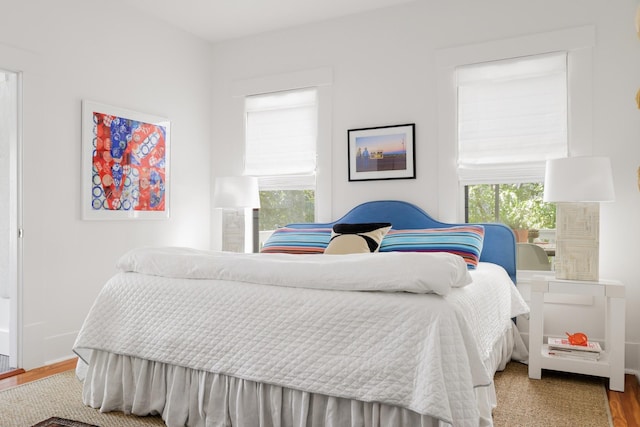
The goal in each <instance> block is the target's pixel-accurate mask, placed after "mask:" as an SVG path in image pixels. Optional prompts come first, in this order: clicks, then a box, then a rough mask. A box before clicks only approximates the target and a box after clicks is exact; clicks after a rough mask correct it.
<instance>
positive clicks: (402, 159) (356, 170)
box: [347, 123, 416, 181]
mask: <svg viewBox="0 0 640 427" xmlns="http://www.w3.org/2000/svg"><path fill="white" fill-rule="evenodd" d="M347 134H348V139H349V150H348V156H349V181H370V180H377V179H412V178H415V177H416V166H415V161H416V160H415V124H413V123H411V124H406V125H395V126H380V127H375V128H363V129H349V130H348V131H347Z"/></svg>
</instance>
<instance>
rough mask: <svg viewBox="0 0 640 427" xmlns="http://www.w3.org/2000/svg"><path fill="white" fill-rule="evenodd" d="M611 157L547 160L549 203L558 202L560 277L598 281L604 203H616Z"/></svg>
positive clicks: (546, 197) (556, 265)
mask: <svg viewBox="0 0 640 427" xmlns="http://www.w3.org/2000/svg"><path fill="white" fill-rule="evenodd" d="M614 198H615V193H614V189H613V177H612V173H611V162H610V160H609V159H608V158H607V157H566V158H562V159H553V160H547V164H546V170H545V179H544V197H543V200H544V201H545V202H556V257H555V263H554V264H555V271H556V278H558V279H567V280H598V278H599V271H598V263H599V242H600V202H609V201H613V200H614Z"/></svg>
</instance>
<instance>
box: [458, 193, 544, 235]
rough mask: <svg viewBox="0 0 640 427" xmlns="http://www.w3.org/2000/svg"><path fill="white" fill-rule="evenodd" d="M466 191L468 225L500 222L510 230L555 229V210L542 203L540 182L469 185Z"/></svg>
mask: <svg viewBox="0 0 640 427" xmlns="http://www.w3.org/2000/svg"><path fill="white" fill-rule="evenodd" d="M467 191H468V197H467V206H468V207H467V214H468V219H467V220H468V222H502V223H504V224H507V225H508V226H509V227H511V228H514V229H517V228H525V229H538V230H539V229H543V228H555V227H556V208H555V205H554V204H551V203H545V202H543V201H542V195H543V192H544V185H543V184H542V183H526V184H499V185H498V184H495V185H494V184H482V185H470V186H468V187H467ZM496 210H497V212H496Z"/></svg>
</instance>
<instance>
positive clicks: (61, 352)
mask: <svg viewBox="0 0 640 427" xmlns="http://www.w3.org/2000/svg"><path fill="white" fill-rule="evenodd" d="M78 332H79V331H73V332H68V333H65V334H59V335H52V336H50V337H46V338H45V339H44V345H45V348H46V350H45V354H44V360H45V362H44V364H45V365H51V364H53V363H57V362H61V361H64V360H68V359H71V358H73V357H76V355H75V354H74V353H73V351H72V348H73V344H74V343H75V341H76V337H77V336H78Z"/></svg>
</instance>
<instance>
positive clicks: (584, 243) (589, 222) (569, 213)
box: [554, 203, 600, 281]
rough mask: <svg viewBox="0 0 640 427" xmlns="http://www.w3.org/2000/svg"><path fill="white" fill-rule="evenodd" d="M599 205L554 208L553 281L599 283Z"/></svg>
mask: <svg viewBox="0 0 640 427" xmlns="http://www.w3.org/2000/svg"><path fill="white" fill-rule="evenodd" d="M599 229H600V204H599V203H558V204H557V205H556V257H555V262H554V266H555V271H556V278H558V279H566V280H587V281H593V280H598V278H599V271H598V264H599V250H600V244H599V243H600V239H599Z"/></svg>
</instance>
